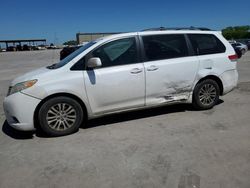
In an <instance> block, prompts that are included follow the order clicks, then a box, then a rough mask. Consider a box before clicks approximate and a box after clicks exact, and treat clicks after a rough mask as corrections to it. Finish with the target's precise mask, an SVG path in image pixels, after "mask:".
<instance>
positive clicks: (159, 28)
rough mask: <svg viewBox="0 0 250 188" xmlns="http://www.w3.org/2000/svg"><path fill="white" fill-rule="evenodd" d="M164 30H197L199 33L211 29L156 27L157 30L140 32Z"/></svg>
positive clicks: (150, 29)
mask: <svg viewBox="0 0 250 188" xmlns="http://www.w3.org/2000/svg"><path fill="white" fill-rule="evenodd" d="M166 30H199V31H211V29H209V28H206V27H193V26H191V27H172V28H166V27H157V28H149V29H144V30H142V31H166Z"/></svg>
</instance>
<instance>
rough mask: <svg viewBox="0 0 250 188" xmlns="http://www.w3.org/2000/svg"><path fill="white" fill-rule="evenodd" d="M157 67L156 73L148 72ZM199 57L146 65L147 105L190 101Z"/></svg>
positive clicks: (154, 62)
mask: <svg viewBox="0 0 250 188" xmlns="http://www.w3.org/2000/svg"><path fill="white" fill-rule="evenodd" d="M151 66H156V67H158V69H157V70H156V71H147V70H148V68H150V67H151ZM198 66H199V61H198V59H197V57H185V58H176V59H168V60H161V61H153V62H147V63H145V70H146V105H155V104H161V103H168V102H174V101H186V100H188V98H189V96H190V94H191V91H192V88H193V83H194V81H195V78H196V73H197V70H198Z"/></svg>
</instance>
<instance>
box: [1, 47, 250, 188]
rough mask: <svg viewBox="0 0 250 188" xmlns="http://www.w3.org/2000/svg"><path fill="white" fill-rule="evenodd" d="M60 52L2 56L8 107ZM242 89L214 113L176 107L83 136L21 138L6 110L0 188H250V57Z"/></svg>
mask: <svg viewBox="0 0 250 188" xmlns="http://www.w3.org/2000/svg"><path fill="white" fill-rule="evenodd" d="M58 54H59V51H58V50H51V51H50V50H48V51H37V52H16V53H0V102H1V103H2V101H3V98H4V96H5V95H6V92H7V89H8V84H9V82H10V80H12V79H13V78H15V77H16V76H18V75H20V74H22V73H24V72H27V71H29V70H32V69H34V68H37V67H41V66H44V65H48V64H52V63H53V62H56V61H57V59H58V57H59V55H58ZM238 69H239V74H240V79H239V86H238V89H236V90H234V91H233V92H231V93H229V94H228V95H226V96H223V97H222V98H221V102H220V104H218V105H217V106H216V107H215V108H213V109H211V110H208V111H193V110H192V108H191V107H190V106H189V105H175V106H169V107H164V108H157V109H151V110H143V111H139V112H133V113H126V114H121V115H115V116H109V117H105V118H101V119H98V120H92V121H91V122H89V123H88V128H84V129H83V128H82V129H80V131H79V132H78V133H76V134H73V135H70V136H66V137H60V138H46V137H44V136H43V135H41V134H40V133H35V134H31V133H21V132H17V131H14V130H13V129H11V128H10V127H9V126H8V125H7V123H6V122H5V118H4V115H3V109H2V105H1V107H0V125H1V126H2V131H1V132H0V187H1V188H15V187H24V188H28V187H39V188H40V187H60V188H63V187H69V188H74V187H84V188H87V187H102V188H105V187H106V188H110V187H119V188H122V187H124V188H128V187H129V188H132V187H149V188H152V187H169V188H191V187H192V188H199V187H200V188H249V187H250V97H249V96H250V52H248V53H247V54H246V55H245V56H243V58H242V59H241V60H240V61H239V63H238Z"/></svg>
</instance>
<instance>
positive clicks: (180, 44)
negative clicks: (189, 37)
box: [142, 34, 188, 61]
mask: <svg viewBox="0 0 250 188" xmlns="http://www.w3.org/2000/svg"><path fill="white" fill-rule="evenodd" d="M142 39H143V43H144V48H145V55H146V59H147V61H154V60H161V59H171V58H178V57H185V56H188V48H187V44H186V40H185V37H184V35H181V34H168V35H152V36H143V37H142Z"/></svg>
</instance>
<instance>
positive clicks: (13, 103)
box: [3, 92, 41, 131]
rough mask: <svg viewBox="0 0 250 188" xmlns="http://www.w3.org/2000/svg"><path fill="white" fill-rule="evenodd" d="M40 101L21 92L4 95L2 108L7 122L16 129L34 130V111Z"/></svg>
mask: <svg viewBox="0 0 250 188" xmlns="http://www.w3.org/2000/svg"><path fill="white" fill-rule="evenodd" d="M40 101H41V100H40V99H37V98H34V97H31V96H28V95H26V94H23V93H21V92H18V93H15V94H12V95H10V96H8V97H5V99H4V102H3V108H4V113H5V116H6V119H7V122H8V124H9V125H10V126H11V127H13V128H15V129H17V130H22V131H32V130H35V127H34V121H33V120H34V119H33V118H34V112H35V109H36V107H37V105H38V104H39V102H40Z"/></svg>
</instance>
